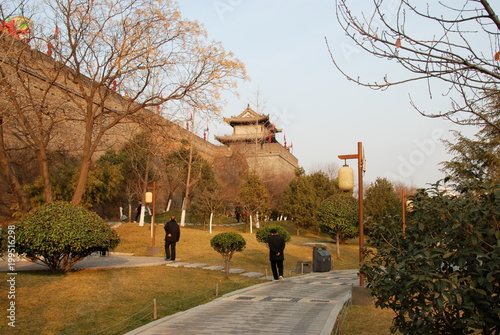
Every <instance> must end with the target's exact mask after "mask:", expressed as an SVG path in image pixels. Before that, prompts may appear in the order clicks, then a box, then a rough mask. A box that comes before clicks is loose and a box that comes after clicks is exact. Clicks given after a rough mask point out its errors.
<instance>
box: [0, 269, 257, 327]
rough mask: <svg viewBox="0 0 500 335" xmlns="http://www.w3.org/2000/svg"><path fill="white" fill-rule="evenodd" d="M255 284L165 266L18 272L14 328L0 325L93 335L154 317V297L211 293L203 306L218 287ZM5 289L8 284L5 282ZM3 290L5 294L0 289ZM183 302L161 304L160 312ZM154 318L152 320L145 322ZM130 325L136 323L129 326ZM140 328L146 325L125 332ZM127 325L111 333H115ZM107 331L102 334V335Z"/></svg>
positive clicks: (246, 279)
mask: <svg viewBox="0 0 500 335" xmlns="http://www.w3.org/2000/svg"><path fill="white" fill-rule="evenodd" d="M256 282H257V281H256V280H253V281H248V278H245V277H242V276H233V277H232V278H231V280H230V281H227V280H224V278H223V276H222V275H221V274H220V273H219V272H215V271H207V270H199V269H176V268H167V267H165V266H154V267H142V268H128V269H115V270H84V271H76V272H71V273H68V274H65V275H51V274H49V273H47V272H38V273H18V275H17V290H16V328H15V329H12V328H10V327H9V326H7V324H6V322H5V321H3V322H2V323H1V324H0V333H1V334H92V333H94V332H97V331H100V330H102V329H105V328H107V327H109V326H112V325H114V324H116V323H117V322H120V321H122V320H125V319H127V318H128V317H130V316H131V315H133V314H135V313H137V312H138V311H140V310H141V309H143V308H146V310H145V312H144V313H142V314H141V315H146V314H148V313H151V312H152V307H151V306H149V307H148V305H150V304H151V303H152V301H153V299H157V301H158V302H163V301H170V300H178V299H181V298H184V297H192V296H195V295H197V294H200V293H202V292H205V291H207V290H211V291H210V292H208V293H205V294H204V295H203V297H207V299H206V300H204V301H201V303H205V302H207V301H209V300H210V299H213V298H214V297H215V296H214V293H215V289H214V288H215V284H216V283H220V284H221V285H222V284H231V285H230V289H231V290H232V289H238V288H242V287H244V286H248V285H252V284H255V283H256ZM1 285H2V286H5V284H4V281H2V283H1ZM222 286H223V287H226V286H225V285H222ZM2 288H4V287H2ZM2 292H5V291H4V290H3V289H2ZM192 300H193V299H192ZM192 300H190V301H192ZM185 303H186V302H174V303H171V304H168V303H162V304H160V305H159V308H168V307H171V306H179V305H184V304H185ZM0 305H1V306H0V307H1V309H2V310H4V311H5V310H6V308H7V306H6V304H5V302H3V301H2V302H1V303H0ZM194 306H196V304H194V305H188V306H184V307H182V308H179V309H178V308H174V309H172V310H166V311H163V312H160V313H159V317H163V316H166V315H169V314H172V313H175V312H177V311H179V310H183V309H188V308H191V307H194ZM2 314H4V313H2ZM151 320H152V319H151V317H150V316H148V317H146V319H145V320H144V322H149V321H151ZM130 322H132V320H131V321H129V322H127V323H130ZM127 323H125V325H126V324H127ZM140 325H142V323H138V324H136V325H135V326H134V327H132V328H128V329H125V331H130V330H131V329H133V328H135V327H138V326H140ZM123 326H124V325H120V326H119V327H115V328H113V329H111V330H112V331H116V330H118V329H120V328H121V327H123ZM13 330H14V332H13ZM109 333H110V332H104V334H109Z"/></svg>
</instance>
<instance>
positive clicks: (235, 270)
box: [223, 269, 245, 273]
mask: <svg viewBox="0 0 500 335" xmlns="http://www.w3.org/2000/svg"><path fill="white" fill-rule="evenodd" d="M223 271H224V270H223ZM243 272H245V270H243V269H229V273H243Z"/></svg>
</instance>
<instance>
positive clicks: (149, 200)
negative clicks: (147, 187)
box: [146, 192, 153, 204]
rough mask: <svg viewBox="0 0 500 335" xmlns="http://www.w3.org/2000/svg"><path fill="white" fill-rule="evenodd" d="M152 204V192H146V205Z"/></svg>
mask: <svg viewBox="0 0 500 335" xmlns="http://www.w3.org/2000/svg"><path fill="white" fill-rule="evenodd" d="M152 202H153V192H146V203H147V204H151V203H152Z"/></svg>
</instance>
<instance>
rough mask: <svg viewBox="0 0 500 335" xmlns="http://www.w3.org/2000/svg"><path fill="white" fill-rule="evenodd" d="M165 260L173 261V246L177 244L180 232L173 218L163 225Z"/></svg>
mask: <svg viewBox="0 0 500 335" xmlns="http://www.w3.org/2000/svg"><path fill="white" fill-rule="evenodd" d="M164 229H165V259H166V260H171V261H175V244H176V243H177V242H179V238H180V237H181V230H180V228H179V225H178V224H177V222H176V221H175V216H172V217H170V221H168V222H167V223H165V227H164Z"/></svg>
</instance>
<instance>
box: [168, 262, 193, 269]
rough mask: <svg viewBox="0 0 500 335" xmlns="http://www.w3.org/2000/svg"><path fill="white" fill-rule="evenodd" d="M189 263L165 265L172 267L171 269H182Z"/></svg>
mask: <svg viewBox="0 0 500 335" xmlns="http://www.w3.org/2000/svg"><path fill="white" fill-rule="evenodd" d="M188 264H189V263H183V262H175V263H167V266H170V267H173V268H181V267H184V266H185V265H188Z"/></svg>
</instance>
